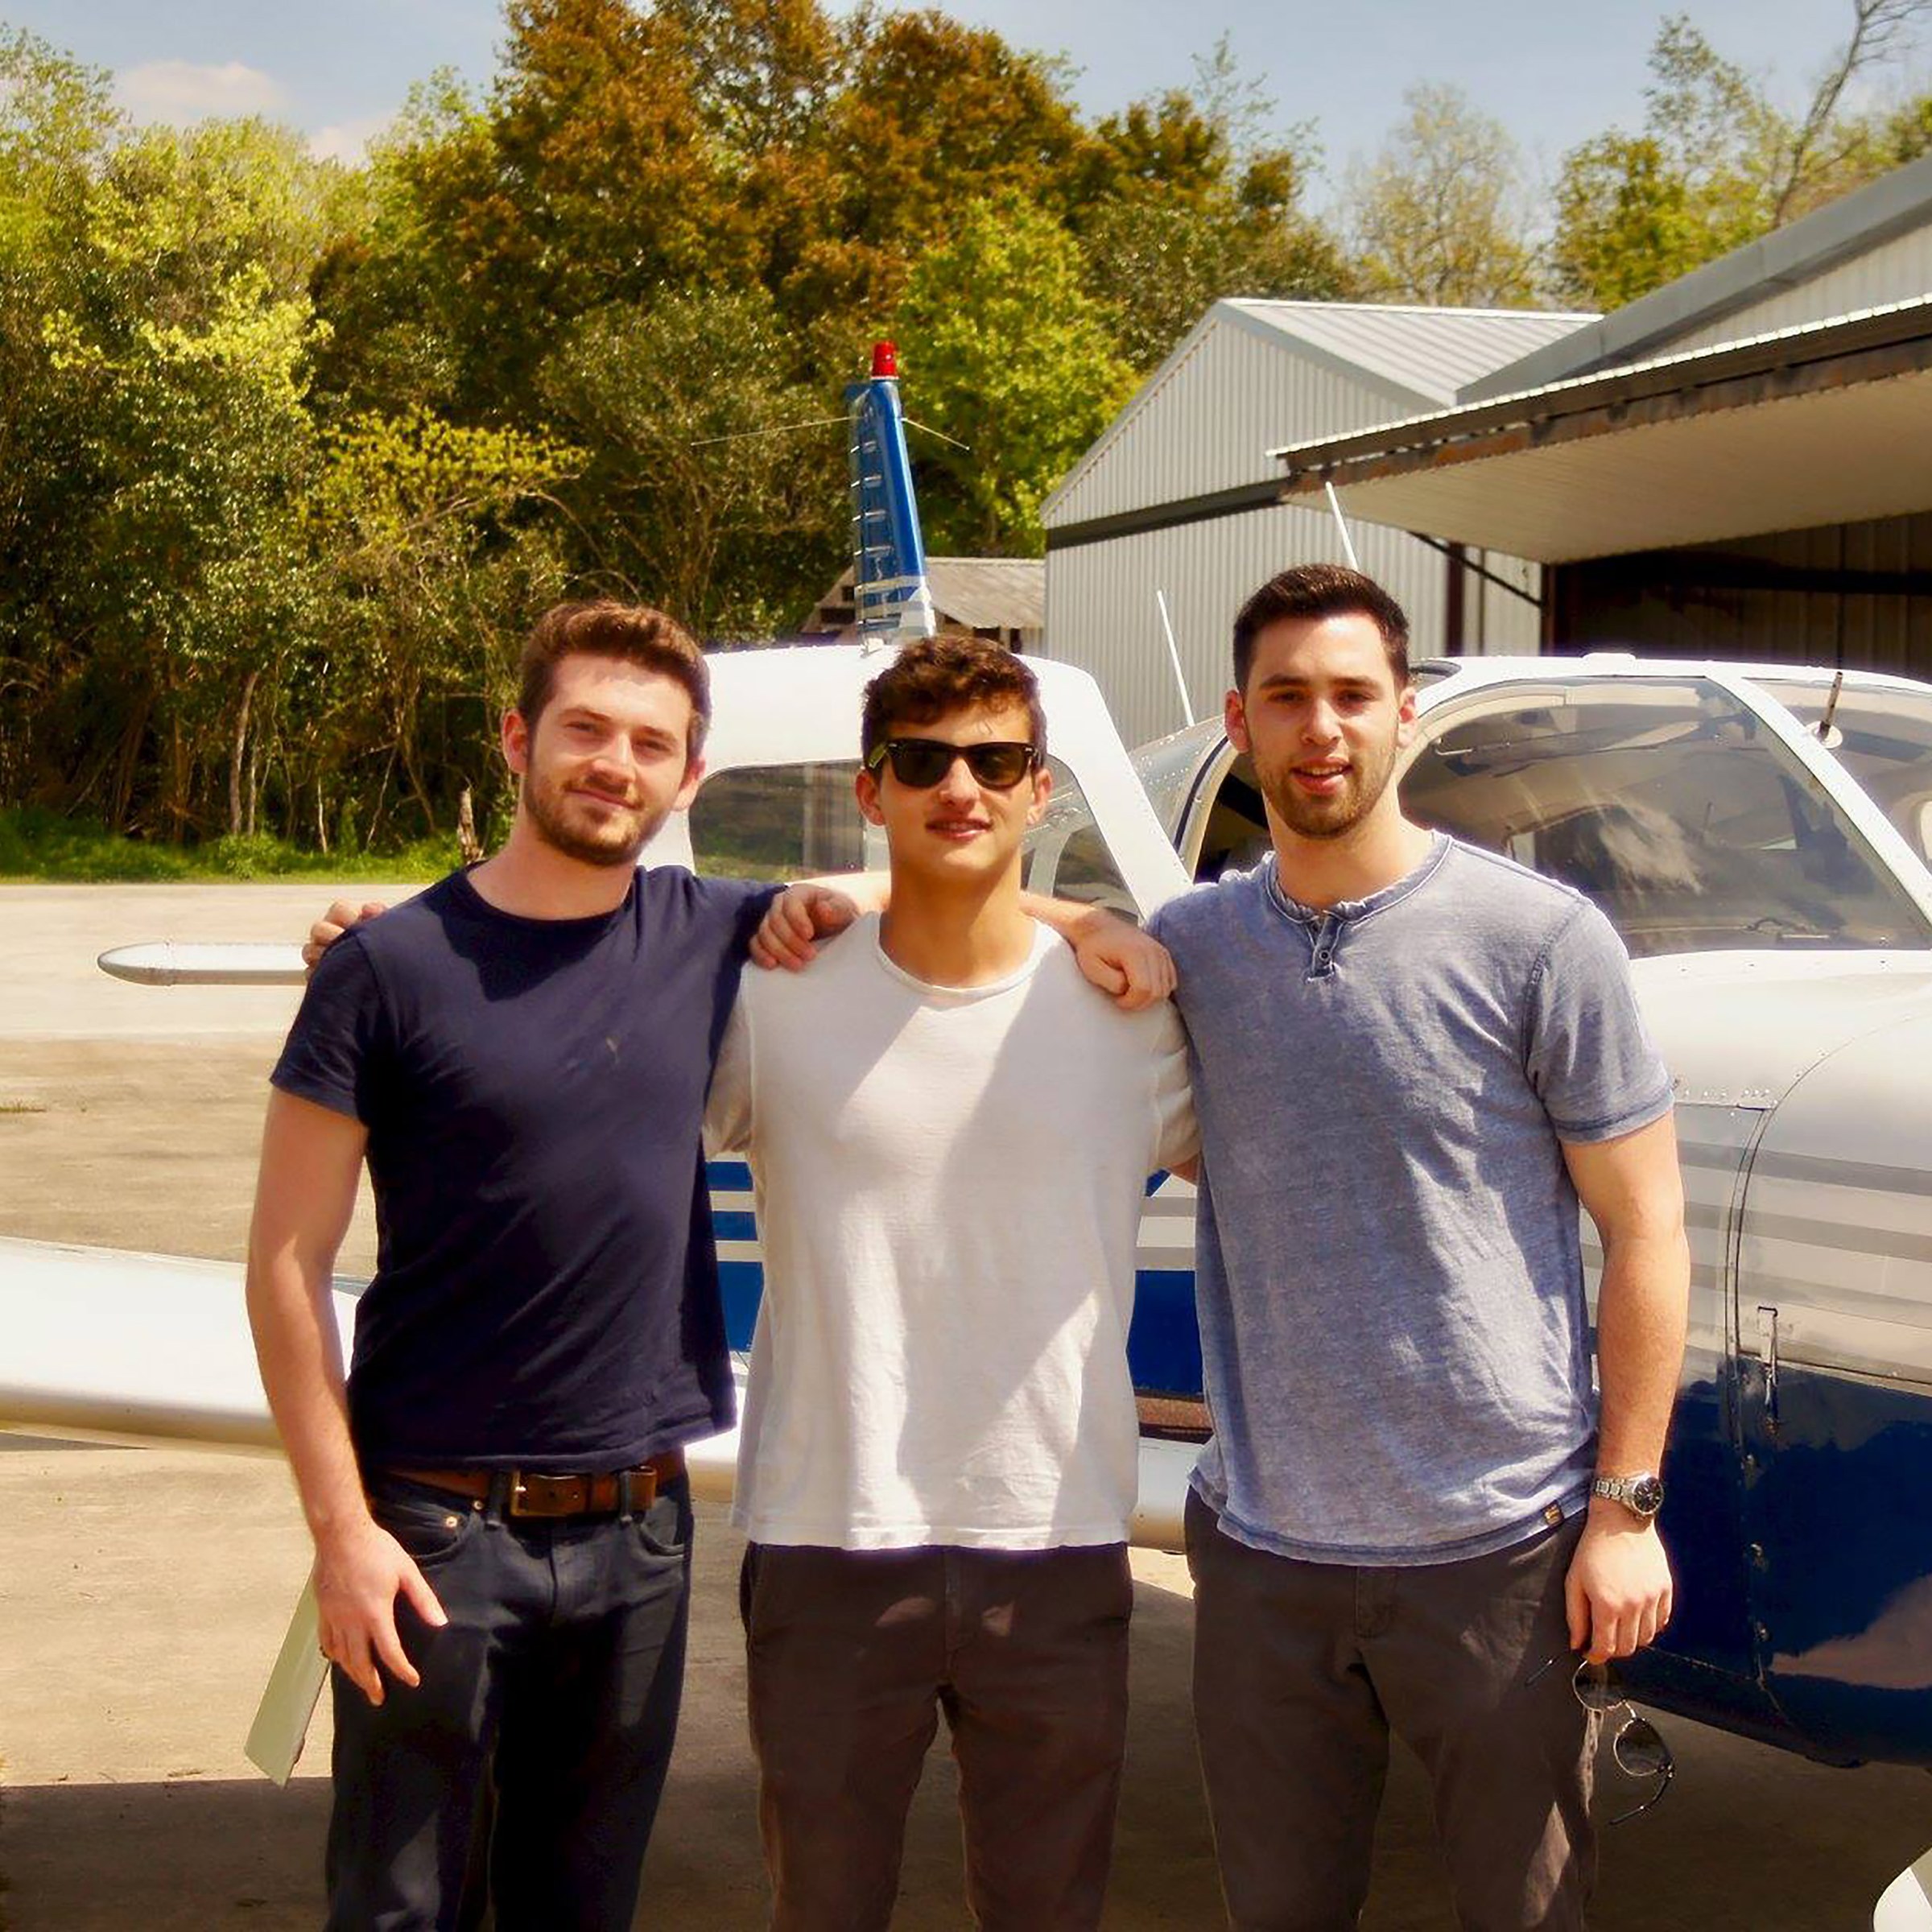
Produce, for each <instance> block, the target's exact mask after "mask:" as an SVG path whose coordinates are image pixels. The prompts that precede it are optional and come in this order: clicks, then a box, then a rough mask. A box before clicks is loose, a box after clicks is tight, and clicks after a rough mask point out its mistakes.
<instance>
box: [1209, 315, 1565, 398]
mask: <svg viewBox="0 0 1932 1932" xmlns="http://www.w3.org/2000/svg"><path fill="white" fill-rule="evenodd" d="M1225 306H1226V307H1228V308H1231V309H1233V310H1235V311H1236V312H1238V313H1240V314H1241V315H1243V316H1247V317H1249V319H1250V320H1253V321H1254V322H1257V323H1259V324H1261V325H1262V326H1264V327H1265V328H1271V329H1274V330H1276V331H1277V332H1279V333H1280V334H1282V336H1286V337H1287V338H1288V339H1289V340H1290V341H1292V342H1295V343H1298V344H1300V345H1303V346H1306V347H1307V348H1311V349H1319V350H1320V351H1322V352H1323V353H1324V354H1327V355H1330V356H1333V357H1335V358H1337V359H1338V360H1339V361H1344V362H1347V363H1350V364H1352V365H1353V366H1354V367H1356V369H1365V370H1367V371H1368V372H1369V374H1373V375H1376V376H1379V377H1381V378H1382V380H1383V381H1385V382H1393V383H1395V384H1397V385H1398V386H1400V387H1402V388H1403V389H1408V390H1414V392H1415V393H1416V394H1418V395H1422V396H1426V397H1428V398H1430V401H1432V402H1436V403H1453V402H1454V401H1455V398H1456V396H1457V394H1459V392H1460V391H1461V390H1462V389H1463V386H1464V385H1465V384H1468V383H1470V382H1475V381H1476V379H1477V378H1479V377H1481V376H1485V375H1487V374H1488V373H1489V372H1490V371H1491V370H1492V369H1500V368H1501V367H1502V366H1503V365H1505V363H1509V362H1514V361H1519V360H1520V359H1521V357H1525V356H1527V355H1529V354H1530V353H1532V352H1533V351H1534V350H1536V349H1541V348H1542V347H1544V346H1545V345H1546V344H1548V343H1550V342H1554V341H1558V340H1560V339H1561V338H1562V337H1563V336H1567V335H1571V334H1574V333H1575V331H1576V330H1578V329H1579V328H1583V326H1584V325H1585V324H1587V323H1591V322H1594V321H1595V320H1596V319H1597V318H1596V314H1595V312H1591V311H1585V312H1579V313H1571V312H1559V311H1551V310H1547V309H1518V308H1397V307H1396V306H1394V305H1393V304H1391V303H1372V302H1259V301H1250V300H1248V299H1236V300H1231V301H1229V302H1228V303H1227V304H1226V305H1225Z"/></svg>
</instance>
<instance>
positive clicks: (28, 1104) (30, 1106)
mask: <svg viewBox="0 0 1932 1932" xmlns="http://www.w3.org/2000/svg"><path fill="white" fill-rule="evenodd" d="M46 1112H47V1104H46V1102H45V1101H43V1100H0V1114H7V1113H46Z"/></svg>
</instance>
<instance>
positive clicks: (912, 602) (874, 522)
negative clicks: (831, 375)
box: [845, 342, 939, 645]
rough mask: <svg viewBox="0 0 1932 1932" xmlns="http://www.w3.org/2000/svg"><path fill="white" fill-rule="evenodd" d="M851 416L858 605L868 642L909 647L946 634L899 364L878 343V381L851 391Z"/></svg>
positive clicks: (859, 384) (857, 384)
mask: <svg viewBox="0 0 1932 1932" xmlns="http://www.w3.org/2000/svg"><path fill="white" fill-rule="evenodd" d="M845 407H846V411H847V414H848V416H849V417H850V419H851V423H852V433H851V439H850V443H849V445H848V453H849V456H850V459H851V464H852V601H853V602H854V604H855V605H857V610H858V621H859V636H860V638H861V641H862V642H865V643H866V644H875V645H876V644H886V643H903V642H906V640H907V639H909V638H930V637H931V636H932V635H933V634H935V631H937V630H938V629H939V625H938V621H937V620H936V619H935V616H934V614H933V608H932V592H931V588H930V587H929V586H928V585H927V581H926V546H925V543H924V542H923V539H921V537H920V535H919V503H918V502H917V500H916V499H915V498H914V496H913V493H912V465H911V463H910V461H909V460H908V459H907V456H906V424H905V419H904V418H903V417H902V415H901V414H900V412H899V382H898V357H897V356H896V354H895V353H894V349H893V345H891V344H890V342H880V343H876V344H874V345H873V351H872V378H871V380H870V381H869V382H855V383H853V384H852V386H851V388H849V389H848V390H846V392H845Z"/></svg>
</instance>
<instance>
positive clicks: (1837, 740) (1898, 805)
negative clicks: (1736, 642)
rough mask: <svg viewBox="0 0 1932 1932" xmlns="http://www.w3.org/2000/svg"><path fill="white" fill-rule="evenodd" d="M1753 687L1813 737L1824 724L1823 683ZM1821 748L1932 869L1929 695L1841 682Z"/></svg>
mask: <svg viewBox="0 0 1932 1932" xmlns="http://www.w3.org/2000/svg"><path fill="white" fill-rule="evenodd" d="M1752 681H1753V682H1754V683H1757V684H1759V685H1761V686H1762V687H1763V688H1764V689H1765V690H1766V691H1769V692H1770V693H1771V695H1772V696H1773V697H1774V698H1776V699H1777V701H1778V702H1779V703H1780V704H1782V705H1784V706H1785V708H1786V709H1787V710H1789V711H1791V712H1795V713H1796V714H1797V716H1798V720H1799V721H1800V723H1802V724H1803V725H1806V726H1808V727H1809V728H1810V729H1812V730H1813V731H1814V732H1815V731H1816V729H1818V725H1820V724H1822V723H1823V721H1824V716H1825V708H1826V706H1827V704H1830V703H1831V686H1830V685H1829V684H1818V683H1797V682H1795V681H1793V680H1789V679H1780V678H1757V679H1753V680H1752ZM1824 742H1825V745H1826V747H1827V749H1829V750H1830V751H1831V753H1833V754H1834V755H1835V757H1836V758H1837V759H1838V761H1839V763H1840V764H1841V765H1843V766H1844V768H1845V769H1846V770H1847V771H1848V772H1850V773H1851V774H1852V777H1853V778H1856V779H1857V781H1858V782H1859V783H1860V785H1862V786H1864V789H1865V790H1866V791H1868V792H1869V793H1870V794H1871V795H1872V802H1873V803H1875V804H1876V806H1877V807H1878V808H1879V810H1880V811H1882V812H1884V814H1885V816H1886V817H1887V818H1889V819H1890V820H1891V821H1892V823H1893V824H1894V825H1896V826H1897V828H1898V829H1899V831H1900V832H1901V833H1903V834H1904V836H1905V842H1906V843H1907V844H1909V846H1910V847H1911V848H1912V849H1913V851H1914V852H1917V853H1918V855H1919V857H1921V858H1922V859H1924V860H1925V861H1926V863H1927V864H1929V865H1932V691H1924V692H1918V691H1906V690H1899V689H1897V688H1895V687H1890V686H1884V687H1878V686H1867V687H1864V688H1862V689H1861V688H1860V687H1859V686H1857V685H1856V684H1852V683H1847V684H1846V685H1844V686H1843V688H1842V689H1841V690H1840V691H1839V696H1838V702H1837V703H1836V704H1835V705H1832V706H1831V725H1830V727H1829V729H1828V730H1827V735H1826V737H1825V741H1824Z"/></svg>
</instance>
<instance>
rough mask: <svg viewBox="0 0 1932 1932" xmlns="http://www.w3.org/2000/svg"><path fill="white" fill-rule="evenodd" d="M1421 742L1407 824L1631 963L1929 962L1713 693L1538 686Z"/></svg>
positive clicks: (1862, 846)
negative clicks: (1606, 937)
mask: <svg viewBox="0 0 1932 1932" xmlns="http://www.w3.org/2000/svg"><path fill="white" fill-rule="evenodd" d="M1424 730H1425V733H1426V743H1425V744H1424V745H1422V748H1421V749H1420V750H1419V751H1418V753H1417V754H1416V755H1415V757H1414V760H1413V762H1411V764H1410V767H1409V769H1408V771H1407V773H1406V775H1405V776H1404V778H1403V779H1402V799H1403V803H1404V805H1405V807H1406V809H1407V811H1408V812H1409V814H1410V816H1412V817H1414V818H1415V819H1419V820H1421V821H1422V823H1424V824H1430V825H1437V826H1440V827H1442V828H1443V829H1445V830H1447V831H1450V832H1455V833H1456V834H1457V835H1458V836H1460V837H1463V838H1465V839H1468V840H1470V841H1471V842H1472V843H1473V844H1480V845H1486V846H1488V847H1490V848H1492V849H1493V850H1495V851H1498V852H1505V853H1507V854H1508V855H1509V857H1512V858H1514V859H1517V860H1519V861H1521V863H1523V864H1524V865H1529V866H1532V867H1534V869H1536V870H1537V871H1538V872H1543V873H1550V875H1551V876H1552V877H1557V878H1560V879H1563V880H1565V881H1567V882H1568V883H1569V884H1571V885H1573V886H1576V887H1577V888H1578V889H1579V890H1580V891H1583V892H1584V893H1586V894H1588V895H1589V897H1590V898H1591V899H1593V900H1595V901H1596V903H1597V904H1598V905H1599V906H1601V907H1602V908H1603V910H1604V912H1605V913H1606V914H1608V917H1609V919H1611V921H1612V923H1613V924H1614V925H1615V926H1616V928H1617V930H1618V931H1619V932H1620V933H1621V934H1622V935H1623V937H1624V943H1625V944H1626V945H1628V946H1629V948H1630V950H1631V952H1633V954H1636V955H1638V956H1643V955H1650V954H1662V953H1680V952H1714V951H1725V950H1735V949H1739V948H1746V947H1774V946H1835V947H1908V948H1920V947H1927V946H1932V926H1929V925H1928V923H1927V921H1926V918H1925V916H1924V915H1923V914H1922V913H1921V912H1920V911H1919V910H1918V907H1917V906H1915V905H1914V904H1913V901H1912V900H1911V898H1909V896H1908V895H1907V894H1906V893H1905V890H1904V889H1903V888H1902V887H1901V886H1900V885H1899V883H1898V882H1897V880H1896V879H1894V878H1893V876H1892V875H1891V873H1889V871H1888V870H1887V869H1885V867H1884V866H1883V865H1880V863H1879V861H1877V860H1876V857H1874V855H1873V854H1872V852H1871V851H1870V849H1869V848H1868V846H1867V844H1866V843H1865V841H1864V838H1863V837H1862V836H1861V835H1860V833H1859V832H1858V831H1857V829H1856V827H1855V826H1853V825H1852V824H1851V822H1850V821H1849V820H1848V819H1847V818H1846V817H1845V815H1844V814H1843V812H1842V811H1840V809H1839V807H1838V805H1837V804H1836V803H1835V801H1834V800H1833V799H1831V795H1830V794H1829V793H1828V792H1827V791H1825V790H1824V789H1823V786H1820V785H1819V784H1818V782H1817V780H1816V779H1815V778H1813V776H1812V775H1811V774H1810V773H1809V772H1808V771H1807V770H1806V769H1805V767H1804V766H1803V765H1802V763H1800V762H1799V761H1798V758H1796V757H1794V754H1793V753H1792V752H1791V751H1790V748H1789V747H1788V746H1786V745H1785V744H1783V743H1782V742H1781V741H1780V740H1779V739H1778V738H1777V736H1776V734H1775V733H1773V732H1772V731H1771V730H1770V729H1768V728H1767V726H1766V725H1765V721H1764V720H1762V719H1761V718H1760V717H1759V716H1757V713H1755V712H1752V711H1751V710H1750V709H1749V708H1747V707H1746V706H1744V705H1743V704H1740V702H1739V701H1738V700H1737V699H1736V698H1735V697H1733V696H1732V695H1731V694H1730V693H1729V692H1728V691H1726V690H1724V688H1723V687H1721V686H1719V685H1718V684H1715V683H1711V682H1710V681H1708V680H1705V679H1691V680H1686V679H1682V678H1681V677H1674V678H1670V679H1662V678H1659V679H1654V680H1652V679H1641V678H1628V679H1625V678H1620V679H1614V680H1604V681H1597V682H1591V683H1582V682H1577V683H1564V682H1563V681H1562V680H1560V679H1551V680H1550V682H1549V683H1538V685H1536V686H1535V687H1533V688H1528V689H1525V688H1524V687H1515V688H1509V687H1501V688H1499V689H1496V690H1494V691H1477V692H1475V693H1472V694H1471V696H1468V698H1466V699H1463V700H1455V701H1451V703H1450V704H1446V705H1444V706H1443V707H1442V708H1439V710H1437V711H1435V712H1432V713H1430V716H1428V718H1427V720H1426V723H1425V726H1424Z"/></svg>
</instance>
